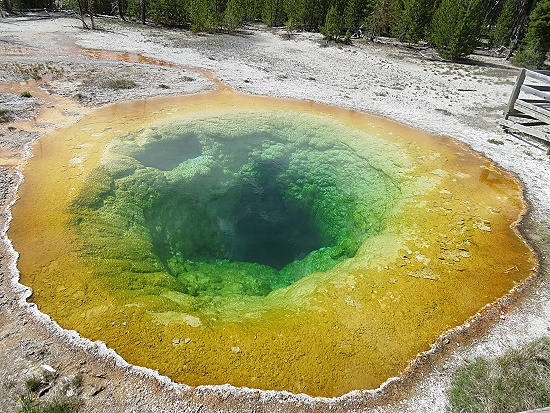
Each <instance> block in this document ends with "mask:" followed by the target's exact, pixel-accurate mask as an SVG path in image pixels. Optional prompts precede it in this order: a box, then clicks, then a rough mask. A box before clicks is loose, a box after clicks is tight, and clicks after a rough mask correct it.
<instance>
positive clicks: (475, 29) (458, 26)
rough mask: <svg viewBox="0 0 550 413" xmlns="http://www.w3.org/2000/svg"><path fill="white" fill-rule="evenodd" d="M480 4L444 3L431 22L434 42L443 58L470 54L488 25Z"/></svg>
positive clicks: (472, 0) (469, 0) (477, 0)
mask: <svg viewBox="0 0 550 413" xmlns="http://www.w3.org/2000/svg"><path fill="white" fill-rule="evenodd" d="M485 15H486V13H485V9H484V8H483V6H482V4H481V0H443V1H442V2H441V4H440V6H439V8H438V9H437V11H436V12H435V14H434V18H433V20H432V30H431V39H432V41H433V43H434V44H435V47H436V49H437V51H438V53H439V54H440V56H441V57H443V58H445V59H450V60H457V59H461V58H464V57H466V56H468V55H469V54H471V53H472V52H473V51H474V49H475V47H476V45H477V41H478V38H479V37H480V35H481V31H482V29H483V25H484V22H485Z"/></svg>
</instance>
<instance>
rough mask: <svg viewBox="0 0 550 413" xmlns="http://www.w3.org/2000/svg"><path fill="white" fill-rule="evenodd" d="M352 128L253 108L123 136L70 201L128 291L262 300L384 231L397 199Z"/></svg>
mask: <svg viewBox="0 0 550 413" xmlns="http://www.w3.org/2000/svg"><path fill="white" fill-rule="evenodd" d="M350 133H357V132H354V131H353V130H352V129H350V128H347V127H344V126H342V125H340V124H338V123H337V122H332V121H330V120H327V119H321V118H316V117H313V116H306V115H297V114H291V113H285V114H284V115H283V114H278V113H277V112H252V111H250V112H238V113H231V114H227V115H225V116H219V115H218V116H216V117H215V118H208V117H206V118H200V119H193V120H183V119H180V120H176V121H171V122H169V123H163V124H157V125H152V126H151V125H150V126H149V127H147V128H146V129H143V130H141V131H139V132H137V133H132V134H130V135H127V136H124V137H122V138H120V139H117V140H116V141H114V142H113V144H112V145H111V147H110V151H109V153H108V155H107V156H106V159H108V161H106V162H105V163H104V165H102V166H101V167H99V168H97V169H96V170H95V171H94V173H93V174H92V175H91V177H90V179H88V180H87V184H86V187H85V189H84V191H83V192H82V193H81V194H80V196H79V197H78V199H77V201H76V202H75V203H74V205H73V213H74V217H75V219H76V222H78V223H79V225H78V227H79V230H80V231H81V232H82V233H83V235H84V236H83V239H85V240H86V246H85V251H88V252H89V254H90V255H91V256H94V257H101V258H96V259H98V260H103V263H102V264H99V265H105V266H106V267H108V268H113V269H115V268H119V267H120V266H122V267H123V270H122V271H120V270H119V269H117V270H116V271H110V270H107V272H112V273H113V282H114V283H116V284H120V283H122V288H124V289H132V288H136V289H155V288H169V289H171V290H175V291H178V292H182V293H185V294H189V295H191V296H195V297H201V296H215V295H227V294H242V295H257V296H265V295H267V294H268V293H270V292H271V291H273V290H275V289H277V288H281V287H285V286H288V285H290V284H292V283H293V282H295V281H296V280H298V279H300V278H302V277H304V276H306V275H308V274H310V273H313V272H318V271H326V270H328V269H330V268H332V267H334V266H335V265H336V264H337V263H339V262H341V261H343V260H345V259H346V258H349V257H352V256H353V255H354V254H355V252H356V251H357V248H358V247H359V245H361V244H362V243H363V242H364V240H365V239H366V238H368V237H370V236H372V235H375V234H377V233H379V232H380V231H381V229H382V228H383V226H384V215H385V212H386V210H387V209H389V208H391V207H392V205H393V204H394V203H395V200H396V198H397V197H398V195H399V187H398V185H397V184H396V182H395V180H394V179H393V178H392V177H391V176H390V175H389V174H388V173H387V172H385V171H384V170H383V169H380V168H378V167H377V166H376V161H375V159H376V156H375V151H376V150H377V149H378V148H376V147H374V146H373V148H371V149H372V151H373V158H372V159H369V157H368V156H365V155H364V153H363V154H360V152H358V151H356V150H354V149H353V148H350V147H348V146H347V145H346V144H344V143H342V140H340V139H338V137H339V136H342V135H343V134H350ZM367 153H368V151H367ZM98 229H99V231H98ZM92 233H94V234H92ZM121 239H122V240H123V244H122V245H120V242H121V241H120V240H121ZM98 250H101V253H98ZM96 265H97V263H96ZM121 274H122V276H121ZM119 287H121V285H119Z"/></svg>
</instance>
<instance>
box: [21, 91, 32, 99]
mask: <svg viewBox="0 0 550 413" xmlns="http://www.w3.org/2000/svg"><path fill="white" fill-rule="evenodd" d="M21 97H24V98H30V97H32V95H31V92H29V91H28V90H25V91H24V92H21Z"/></svg>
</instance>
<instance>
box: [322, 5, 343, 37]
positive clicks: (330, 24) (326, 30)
mask: <svg viewBox="0 0 550 413" xmlns="http://www.w3.org/2000/svg"><path fill="white" fill-rule="evenodd" d="M341 30H342V16H341V14H340V13H339V12H338V9H337V8H336V6H334V5H333V6H331V7H330V9H329V11H328V13H327V17H326V20H325V24H324V25H323V26H321V27H320V31H321V33H322V34H323V36H325V39H328V40H337V39H338V38H339V37H340V31H341Z"/></svg>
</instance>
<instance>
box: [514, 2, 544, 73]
mask: <svg viewBox="0 0 550 413" xmlns="http://www.w3.org/2000/svg"><path fill="white" fill-rule="evenodd" d="M549 51H550V0H539V1H538V2H537V3H536V5H535V8H534V9H533V11H532V12H531V14H530V15H529V25H528V26H527V32H526V34H525V38H524V39H523V42H522V44H521V46H520V49H519V51H518V53H517V55H516V57H515V59H514V61H515V62H517V63H519V64H521V65H524V66H527V67H532V68H537V69H540V68H543V67H544V62H545V60H546V57H547V55H548V52H549Z"/></svg>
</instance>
